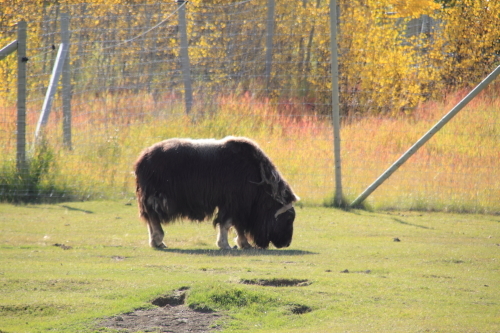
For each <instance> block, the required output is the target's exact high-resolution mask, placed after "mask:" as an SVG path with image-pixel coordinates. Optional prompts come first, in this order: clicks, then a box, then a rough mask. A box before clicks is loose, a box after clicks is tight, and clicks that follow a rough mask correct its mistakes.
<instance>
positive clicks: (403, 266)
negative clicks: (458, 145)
mask: <svg viewBox="0 0 500 333" xmlns="http://www.w3.org/2000/svg"><path fill="white" fill-rule="evenodd" d="M165 229H166V243H167V245H168V246H169V248H168V249H167V250H166V251H158V250H153V249H150V248H149V247H148V246H147V230H146V227H145V226H144V225H142V224H141V223H140V222H139V219H138V217H137V208H136V205H135V203H132V204H127V203H126V202H125V201H122V202H116V201H100V202H69V203H61V204H57V205H26V206H13V205H8V204H0V332H44V331H51V332H97V331H100V332H110V331H111V330H108V329H100V328H99V327H98V325H97V323H98V322H99V321H100V320H101V319H102V318H105V317H109V316H112V315H117V314H121V313H125V312H130V311H132V310H134V309H138V308H144V307H152V305H151V304H150V301H151V300H152V299H154V298H155V297H157V296H159V295H162V294H166V293H169V292H171V291H173V290H176V289H179V288H181V287H189V288H190V289H189V291H188V296H187V301H186V302H187V304H189V305H192V306H194V305H196V306H203V307H208V308H210V309H213V310H217V311H220V312H221V313H224V314H226V316H224V317H222V318H223V319H221V320H220V322H219V323H218V324H220V325H222V327H223V329H224V332H248V331H250V332H499V331H500V255H499V254H500V216H497V215H467V214H461V215H458V214H447V213H421V212H395V211H393V212H384V213H374V212H367V211H351V212H344V211H341V210H335V209H328V208H311V207H304V208H298V209H297V219H296V224H295V234H294V240H293V242H292V245H291V246H290V247H289V248H287V249H280V250H277V249H273V248H271V249H269V250H250V251H240V250H234V251H220V250H217V248H216V246H215V244H214V243H215V235H216V233H215V230H214V229H213V227H212V225H211V223H202V224H196V223H191V222H184V223H177V224H174V225H170V226H168V227H166V228H165ZM394 238H398V239H399V240H400V241H399V242H397V241H394ZM54 244H59V246H54ZM61 245H64V246H61ZM64 248H66V250H65V249H64ZM346 270H348V273H347V272H346ZM254 279H267V280H273V279H300V280H307V282H308V283H305V284H304V285H302V286H291V287H269V286H259V285H249V284H242V283H241V281H242V280H254ZM291 305H300V306H304V307H307V308H308V309H310V310H312V311H310V312H307V313H303V314H294V313H293V312H292V311H290V306H291Z"/></svg>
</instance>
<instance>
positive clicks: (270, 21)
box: [265, 0, 275, 89]
mask: <svg viewBox="0 0 500 333" xmlns="http://www.w3.org/2000/svg"><path fill="white" fill-rule="evenodd" d="M274 8H275V3H274V0H268V1H267V22H266V23H267V24H266V73H265V75H266V88H267V89H269V85H270V83H271V69H272V64H273V37H274Z"/></svg>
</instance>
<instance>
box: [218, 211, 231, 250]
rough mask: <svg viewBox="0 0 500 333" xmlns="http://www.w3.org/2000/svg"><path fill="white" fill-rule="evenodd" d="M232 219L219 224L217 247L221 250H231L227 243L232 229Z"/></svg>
mask: <svg viewBox="0 0 500 333" xmlns="http://www.w3.org/2000/svg"><path fill="white" fill-rule="evenodd" d="M231 225H232V222H231V219H228V220H226V221H224V222H220V223H217V246H218V247H219V248H220V249H225V250H230V249H231V246H229V242H228V241H227V233H228V231H229V228H231Z"/></svg>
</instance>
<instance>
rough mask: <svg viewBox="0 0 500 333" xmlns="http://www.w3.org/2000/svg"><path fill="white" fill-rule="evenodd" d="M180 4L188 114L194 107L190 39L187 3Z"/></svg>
mask: <svg viewBox="0 0 500 333" xmlns="http://www.w3.org/2000/svg"><path fill="white" fill-rule="evenodd" d="M176 2H177V3H178V4H179V33H180V40H181V43H180V44H181V52H180V53H181V63H182V77H183V79H184V100H185V103H186V114H189V113H190V112H191V107H192V106H193V89H192V87H191V67H190V64H189V53H188V46H189V45H188V38H187V24H186V3H187V1H184V0H176Z"/></svg>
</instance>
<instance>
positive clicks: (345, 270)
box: [340, 269, 349, 273]
mask: <svg viewBox="0 0 500 333" xmlns="http://www.w3.org/2000/svg"><path fill="white" fill-rule="evenodd" d="M340 273H349V270H348V269H344V270H343V271H341V272H340Z"/></svg>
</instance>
